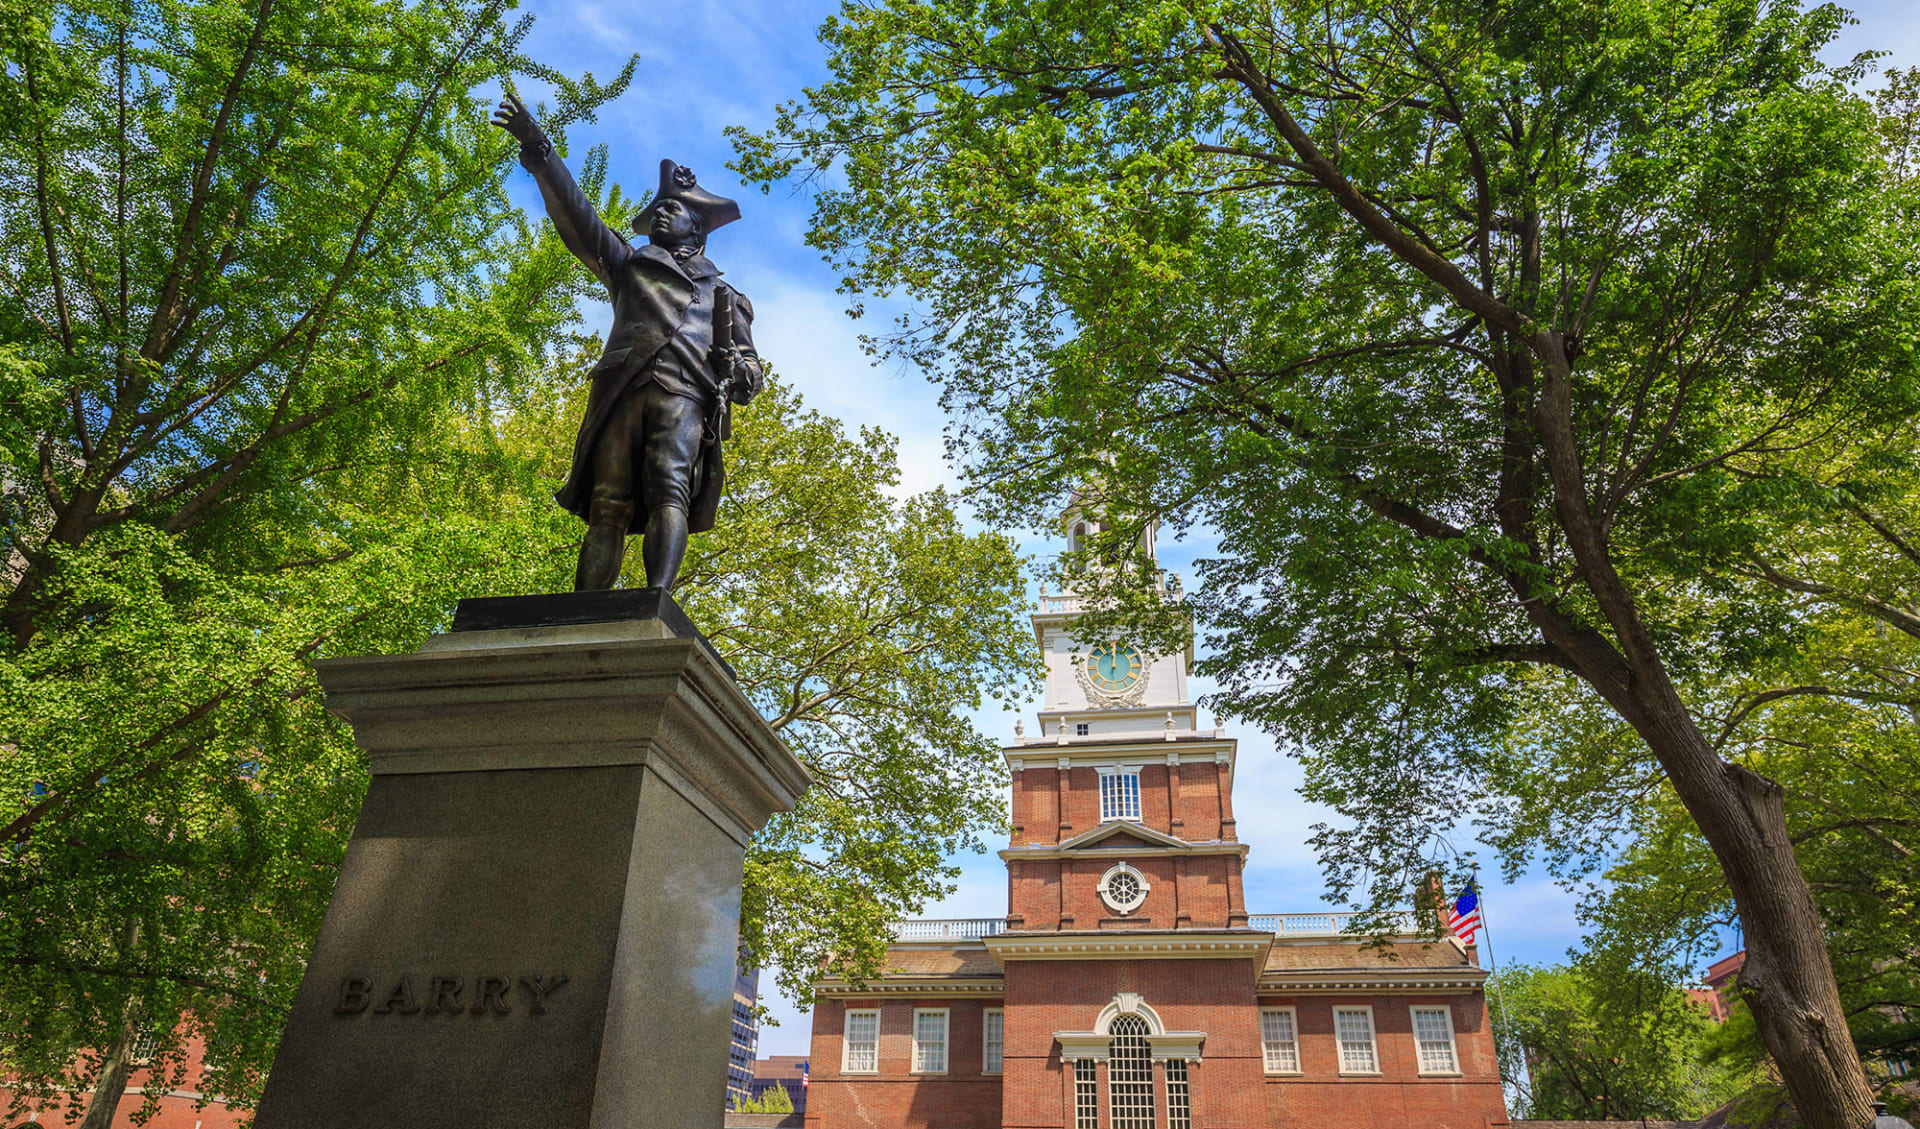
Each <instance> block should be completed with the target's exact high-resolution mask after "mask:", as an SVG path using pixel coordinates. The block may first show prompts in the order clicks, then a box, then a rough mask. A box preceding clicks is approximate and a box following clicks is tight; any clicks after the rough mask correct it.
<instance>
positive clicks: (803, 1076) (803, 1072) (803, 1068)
mask: <svg viewBox="0 0 1920 1129" xmlns="http://www.w3.org/2000/svg"><path fill="white" fill-rule="evenodd" d="M800 1088H801V1089H802V1090H804V1089H806V1088H807V1064H806V1063H804V1062H803V1063H801V1064H800Z"/></svg>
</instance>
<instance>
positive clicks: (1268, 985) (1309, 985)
mask: <svg viewBox="0 0 1920 1129" xmlns="http://www.w3.org/2000/svg"><path fill="white" fill-rule="evenodd" d="M1354 947H1355V951H1358V949H1359V946H1358V945H1355V946H1354ZM1486 982H1487V972H1486V970H1485V969H1481V968H1433V969H1411V968H1382V969H1377V970H1376V969H1360V968H1341V969H1317V968H1286V969H1273V970H1268V971H1266V972H1262V973H1261V974H1260V979H1259V981H1258V983H1257V988H1258V990H1259V991H1260V993H1261V994H1262V995H1269V996H1277V995H1288V996H1314V995H1328V994H1340V993H1353V992H1367V993H1376V994H1377V993H1381V992H1391V993H1394V994H1396V995H1434V996H1465V995H1470V994H1472V993H1474V992H1478V991H1480V990H1481V989H1482V988H1483V987H1484V986H1485V985H1486Z"/></svg>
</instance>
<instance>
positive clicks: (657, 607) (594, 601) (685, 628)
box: [453, 588, 740, 682]
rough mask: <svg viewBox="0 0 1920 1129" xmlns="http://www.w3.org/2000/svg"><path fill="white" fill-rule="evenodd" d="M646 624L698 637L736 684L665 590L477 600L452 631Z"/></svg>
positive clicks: (464, 608)
mask: <svg viewBox="0 0 1920 1129" xmlns="http://www.w3.org/2000/svg"><path fill="white" fill-rule="evenodd" d="M628 621H634V622H638V621H646V622H649V623H655V624H658V625H659V627H660V628H661V630H660V631H658V632H655V634H662V635H674V636H678V637H679V638H681V639H698V640H699V641H700V644H701V646H703V647H705V648H706V649H707V654H708V655H710V656H711V657H712V658H713V660H714V661H715V662H717V663H719V664H720V669H721V670H724V671H726V672H727V677H728V678H731V679H733V680H734V681H735V682H738V681H739V680H740V676H739V675H737V674H735V673H734V670H733V667H732V666H731V665H730V664H729V663H728V662H727V660H725V659H723V658H721V657H720V652H719V651H717V650H715V649H714V647H713V644H712V643H710V642H708V641H707V637H706V636H705V635H702V634H701V633H700V629H699V628H697V627H695V626H694V625H693V621H692V620H691V619H688V618H687V613H686V612H684V611H681V610H680V605H679V604H676V603H674V602H673V597H672V596H670V595H668V594H667V592H666V590H665V589H662V588H602V589H599V590H596V591H591V592H544V593H541V594H539V595H536V596H474V597H470V598H468V599H465V600H462V601H460V603H459V604H458V605H456V606H455V607H454V609H453V630H454V631H517V630H522V629H526V628H538V627H570V626H574V625H577V624H587V623H620V622H628Z"/></svg>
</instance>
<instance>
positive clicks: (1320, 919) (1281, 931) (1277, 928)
mask: <svg viewBox="0 0 1920 1129" xmlns="http://www.w3.org/2000/svg"><path fill="white" fill-rule="evenodd" d="M1360 916H1361V915H1360V914H1357V913H1256V914H1252V915H1250V916H1249V917H1248V918H1247V927H1248V928H1249V929H1258V930H1259V931H1260V932H1262V933H1272V934H1275V935H1277V936H1281V937H1348V936H1355V934H1353V933H1350V932H1348V930H1349V928H1350V927H1351V926H1352V924H1353V922H1354V921H1355V920H1356V919H1358V918H1359V917H1360ZM1388 921H1389V923H1390V924H1391V926H1392V928H1393V932H1395V933H1399V934H1409V933H1418V932H1419V931H1420V928H1419V925H1418V923H1417V922H1415V921H1414V919H1413V915H1412V914H1410V913H1396V914H1392V915H1389V918H1388Z"/></svg>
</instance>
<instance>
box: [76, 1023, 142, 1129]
mask: <svg viewBox="0 0 1920 1129" xmlns="http://www.w3.org/2000/svg"><path fill="white" fill-rule="evenodd" d="M133 1040H134V1032H133V1028H132V1025H130V1024H124V1023H123V1024H121V1027H120V1037H119V1038H117V1039H115V1040H114V1041H113V1049H112V1050H110V1051H108V1052H107V1061H106V1064H105V1065H104V1066H102V1067H101V1068H100V1077H99V1078H97V1079H95V1080H94V1083H93V1097H92V1099H90V1100H89V1101H88V1103H87V1116H86V1117H85V1118H83V1119H82V1120H81V1122H80V1124H79V1126H78V1129H111V1127H112V1125H113V1115H114V1113H115V1112H116V1111H118V1110H119V1108H120V1099H121V1097H122V1096H124V1095H125V1094H126V1092H127V1078H128V1077H129V1076H130V1075H131V1074H132V1073H133V1064H132V1063H131V1062H129V1061H128V1058H127V1056H128V1055H129V1054H130V1053H132V1050H133Z"/></svg>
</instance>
